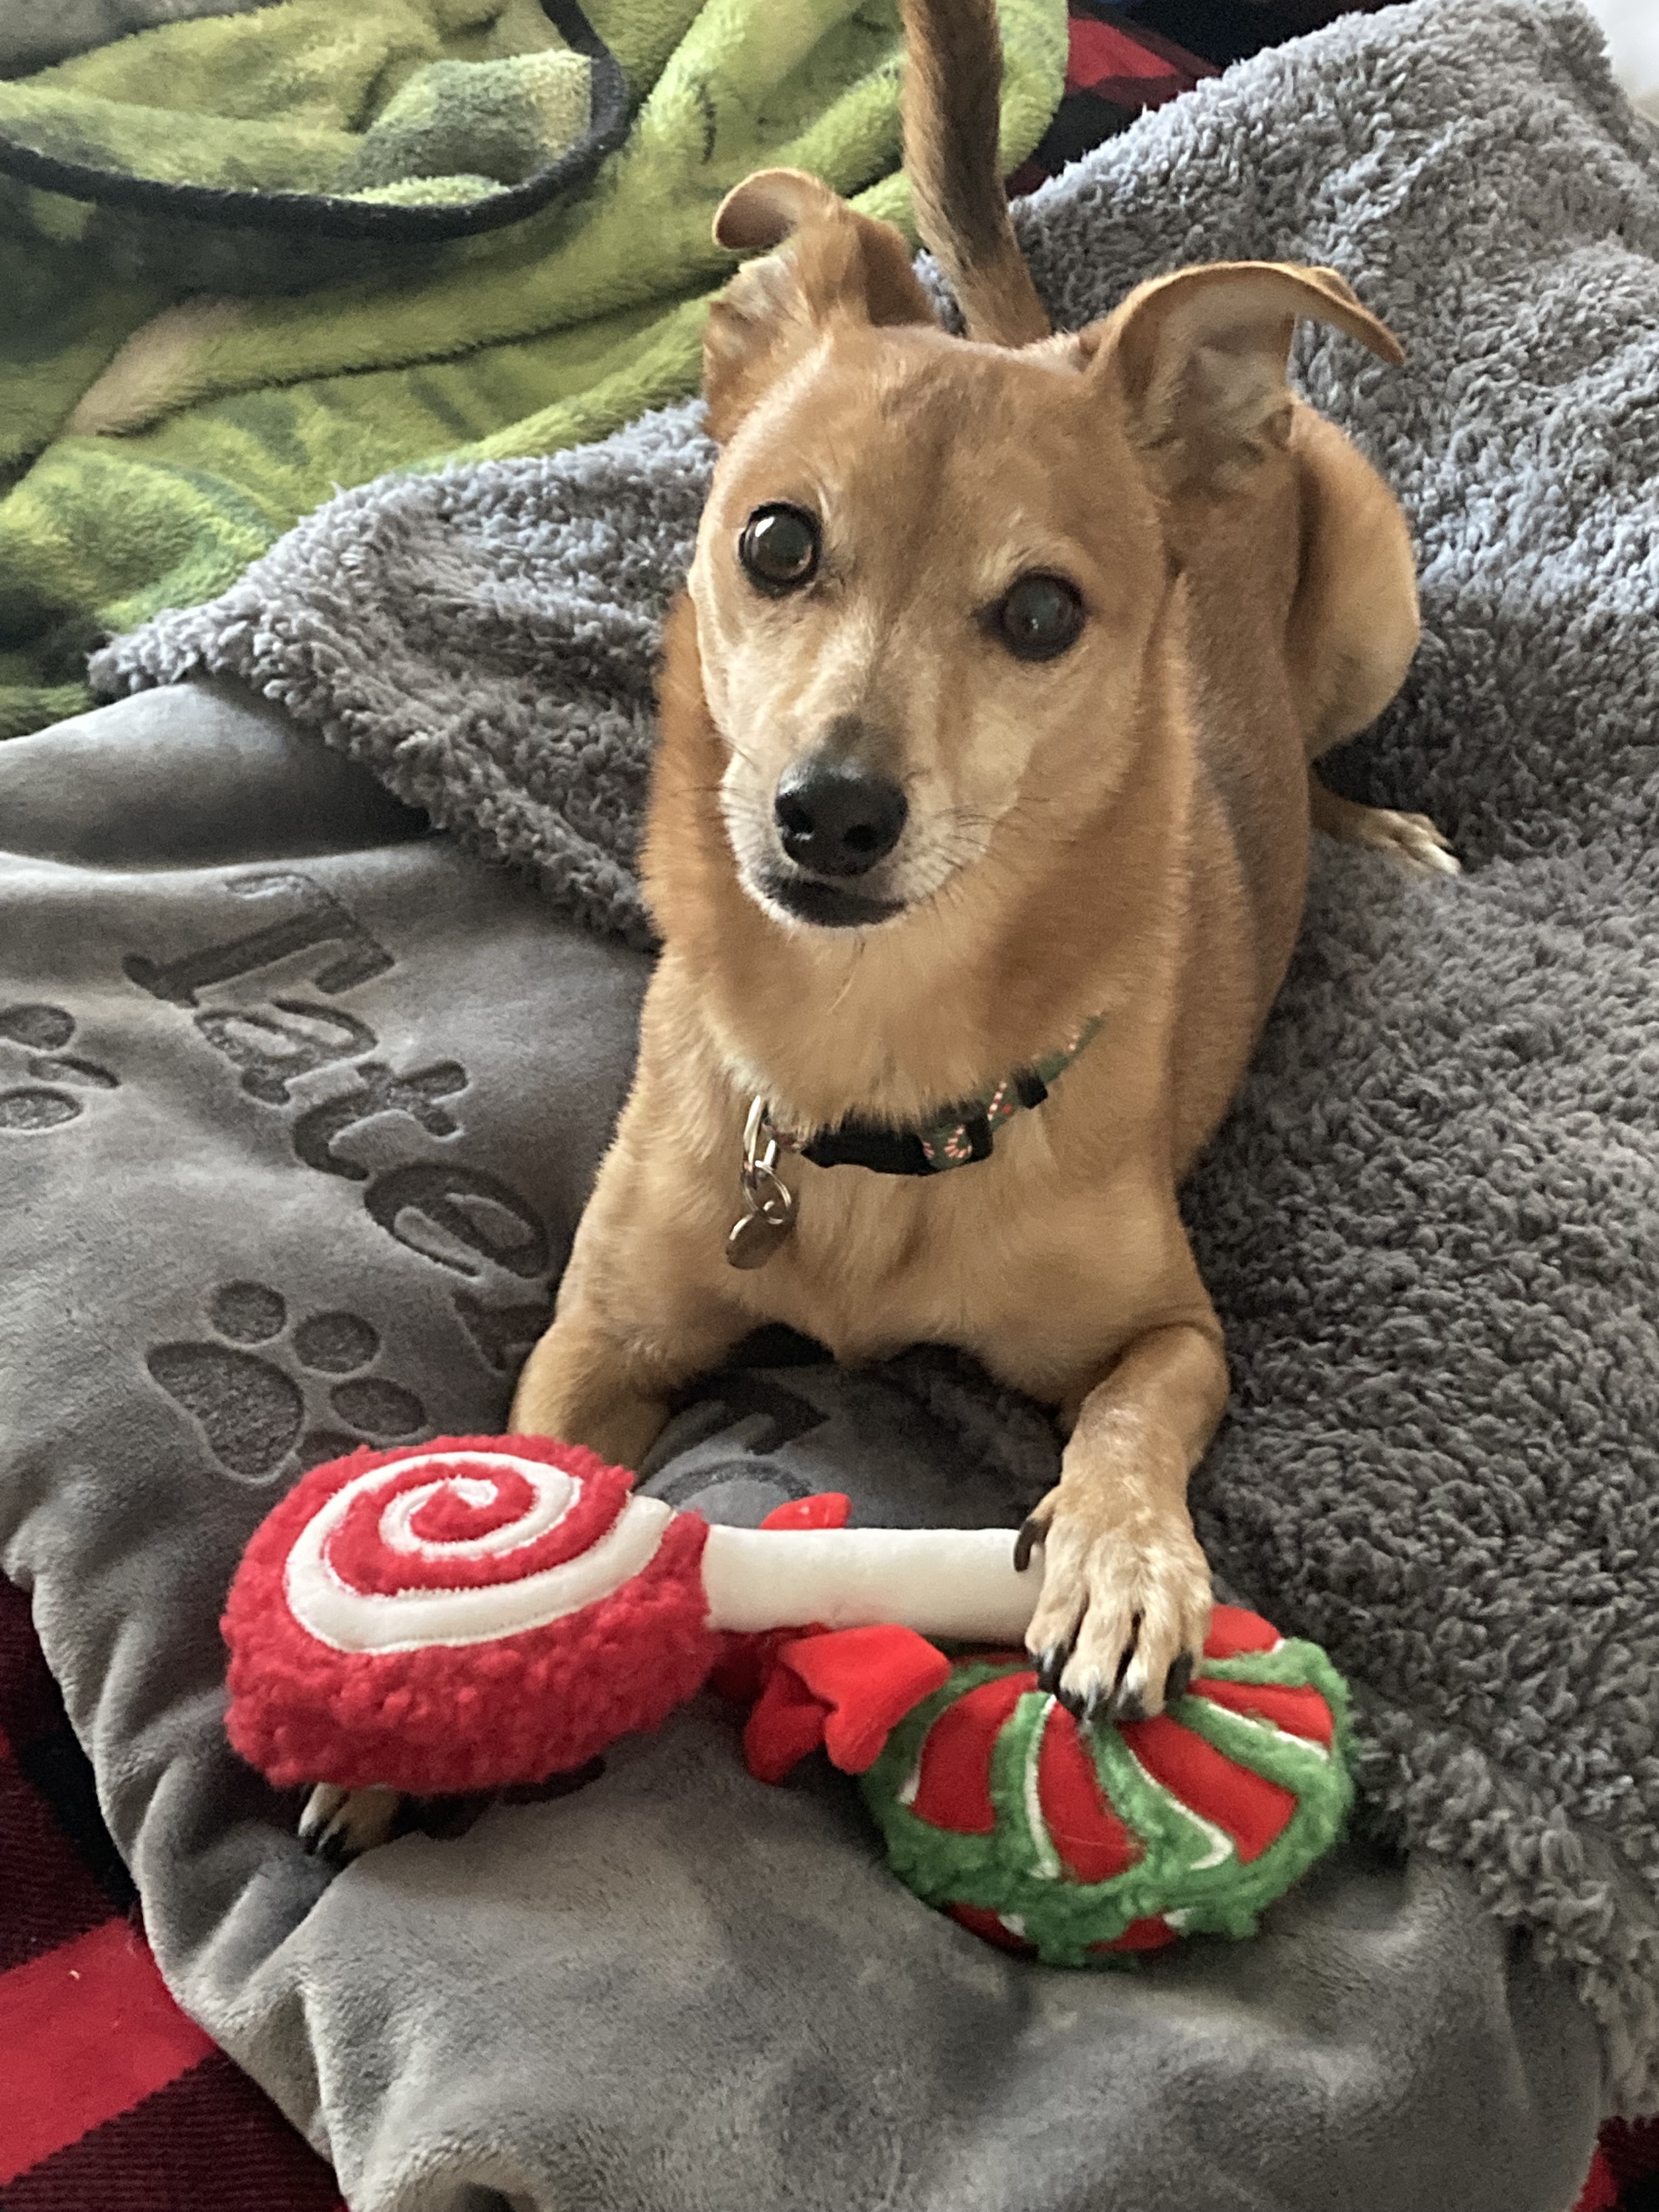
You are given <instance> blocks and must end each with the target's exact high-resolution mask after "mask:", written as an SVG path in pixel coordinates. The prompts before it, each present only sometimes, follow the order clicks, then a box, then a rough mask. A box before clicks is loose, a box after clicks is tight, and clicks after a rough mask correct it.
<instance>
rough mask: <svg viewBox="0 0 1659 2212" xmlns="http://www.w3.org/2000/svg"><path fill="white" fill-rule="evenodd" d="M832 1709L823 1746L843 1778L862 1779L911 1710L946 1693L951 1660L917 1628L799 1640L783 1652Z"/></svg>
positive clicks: (780, 1656) (864, 1630)
mask: <svg viewBox="0 0 1659 2212" xmlns="http://www.w3.org/2000/svg"><path fill="white" fill-rule="evenodd" d="M778 1660H779V1663H780V1665H781V1666H783V1667H787V1668H788V1669H789V1670H790V1672H791V1673H792V1674H795V1675H797V1676H799V1679H800V1680H801V1681H802V1682H803V1683H805V1686H806V1687H807V1688H808V1689H809V1690H810V1691H811V1693H812V1695H813V1696H814V1697H815V1698H816V1699H817V1700H818V1702H819V1704H820V1705H823V1707H824V1709H825V1715H824V1723H823V1747H824V1749H825V1751H826V1752H827V1753H829V1759H830V1761H831V1763H832V1765H836V1766H838V1767H840V1769H841V1771H842V1773H843V1774H862V1773H863V1771H864V1770H865V1768H866V1766H870V1765H873V1764H874V1762H875V1760H876V1759H877V1758H878V1756H879V1755H880V1752H881V1747H882V1746H883V1745H884V1743H885V1742H886V1741H887V1739H888V1737H889V1736H890V1735H891V1734H892V1732H893V1730H894V1729H896V1727H897V1726H898V1723H900V1722H901V1721H902V1719H903V1718H904V1716H905V1715H906V1713H908V1712H911V1711H914V1710H915V1707H916V1706H917V1705H920V1704H921V1701H922V1699H924V1698H929V1697H931V1696H932V1695H933V1692H934V1691H935V1690H942V1689H943V1688H944V1686H945V1684H946V1682H948V1681H949V1680H950V1679H951V1662H950V1661H949V1660H948V1659H947V1658H946V1657H945V1654H944V1653H943V1652H942V1651H941V1650H939V1648H938V1646H937V1645H936V1644H930V1643H929V1642H928V1641H927V1638H926V1637H925V1636H918V1635H917V1634H916V1632H915V1629H913V1628H899V1627H896V1626H889V1627H880V1628H843V1629H838V1630H836V1632H834V1633H833V1634H831V1635H828V1636H808V1637H798V1638H796V1639H795V1641H794V1642H793V1643H792V1644H784V1645H783V1646H782V1647H781V1650H780V1651H779V1653H778Z"/></svg>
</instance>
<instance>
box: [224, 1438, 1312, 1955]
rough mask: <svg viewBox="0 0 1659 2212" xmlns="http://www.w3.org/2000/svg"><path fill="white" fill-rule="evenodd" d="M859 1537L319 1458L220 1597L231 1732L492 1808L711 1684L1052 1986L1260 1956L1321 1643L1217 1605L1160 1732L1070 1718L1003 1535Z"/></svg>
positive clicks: (594, 1494)
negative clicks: (1201, 1954)
mask: <svg viewBox="0 0 1659 2212" xmlns="http://www.w3.org/2000/svg"><path fill="white" fill-rule="evenodd" d="M848 1512H849V1508H848V1501H847V1500H846V1499H845V1498H841V1497H838V1496H829V1497H823V1498H808V1499H805V1500H803V1501H801V1502H800V1503H799V1504H793V1505H789V1506H786V1507H783V1508H781V1509H780V1510H779V1511H778V1512H777V1513H775V1514H773V1515H772V1516H769V1519H768V1521H767V1522H766V1523H765V1524H764V1525H763V1527H761V1528H720V1527H710V1526H709V1524H708V1522H704V1521H703V1520H702V1518H701V1516H698V1515H696V1514H688V1513H675V1512H673V1511H671V1509H670V1508H669V1507H668V1506H666V1505H665V1504H663V1503H662V1502H661V1501H660V1500H658V1499H654V1498H640V1497H636V1496H635V1494H634V1492H633V1487H632V1478H631V1476H629V1474H626V1472H625V1471H623V1469H620V1468H607V1467H605V1466H604V1465H603V1464H602V1463H601V1462H599V1461H598V1460H596V1459H595V1458H594V1457H593V1456H592V1454H591V1453H587V1452H585V1451H581V1450H580V1449H575V1448H574V1447H571V1446H568V1445H564V1444H561V1443H555V1442H552V1441H550V1439H548V1438H546V1437H447V1438H441V1439H440V1440H439V1441H437V1442H436V1443H431V1444H427V1445H422V1446H421V1447H420V1448H418V1449H416V1450H412V1451H410V1450H405V1451H399V1452H370V1451H360V1452H354V1453H353V1454H352V1455H350V1456H349V1458H347V1459H343V1460H334V1461H330V1462H327V1463H326V1464H325V1465H324V1466H322V1467H319V1468H313V1469H312V1471H311V1472H310V1473H309V1474H307V1475H305V1476H304V1477H302V1479H301V1481H300V1482H299V1484H298V1485H296V1486H295V1489H294V1490H293V1491H292V1492H290V1493H289V1496H288V1497H287V1498H285V1499H284V1500H283V1503H282V1504H281V1505H279V1506H278V1507H277V1508H276V1510H275V1511H274V1512H273V1513H272V1514H271V1515H270V1517H269V1518H268V1519H267V1521H266V1522H264V1525H263V1526H262V1527H261V1528H259V1529H258V1531H257V1532H256V1534H255V1535H254V1538H253V1541H252V1543H251V1544H250V1546H249V1547H248V1550H247V1553H246V1557H245V1558H244V1559H243V1562H242V1565H241V1566H240V1569H239V1571H238V1573H237V1576H236V1579H235V1581H234V1583H233V1584H232V1587H231V1591H230V1595H229V1597H228V1601H227V1604H226V1611H225V1620H224V1629H225V1634H226V1638H227V1640H228V1644H229V1645H230V1650H231V1665H230V1676H229V1682H230V1708H229V1712H228V1719H227V1726H228V1731H229V1734H230V1737H231V1741H232V1742H233V1743H234V1745H235V1746H236V1747H237V1749H238V1750H239V1751H240V1752H241V1753H242V1754H243V1755H244V1757H246V1759H249V1760H250V1761H251V1762H252V1764H253V1765H255V1766H257V1767H258V1768H260V1769H261V1771H264V1773H266V1774H267V1775H269V1776H270V1778H271V1779H272V1780H274V1781H276V1782H278V1783H281V1784H295V1783H304V1782H318V1781H330V1782H335V1783H338V1784H343V1785H345V1786H347V1787H354V1788H355V1787H361V1786H362V1785H365V1784H370V1783H379V1784H386V1785H387V1786H389V1787H392V1788H394V1789H398V1790H407V1791H409V1792H410V1793H412V1794H415V1795H420V1796H431V1795H441V1794H443V1793H445V1792H447V1791H460V1790H489V1789H501V1788H507V1787H509V1786H512V1785H514V1784H523V1783H533V1782H539V1781H541V1780H544V1778H546V1777H548V1776H549V1775H550V1774H554V1773H558V1772H563V1771H569V1770H571V1769H573V1768H575V1767H579V1766H580V1765H584V1764H585V1763H586V1761H587V1760H589V1759H592V1757H593V1756H594V1755H595V1754H596V1753H599V1752H601V1751H603V1750H604V1749H605V1747H606V1746H607V1745H608V1744H610V1743H611V1742H614V1741H616V1740H617V1737H618V1736H620V1735H624V1734H626V1733H628V1732H629V1731H630V1730H633V1729H640V1728H650V1727H654V1726H655V1725H657V1724H658V1723H659V1722H660V1721H661V1720H662V1719H663V1718H665V1716H666V1714H667V1713H668V1712H669V1711H671V1709H672V1707H673V1706H674V1705H678V1704H680V1703H682V1702H684V1699H687V1698H689V1697H690V1696H692V1695H693V1694H694V1693H695V1692H696V1690H698V1689H699V1688H701V1687H702V1686H703V1684H704V1683H706V1682H708V1681H709V1680H713V1681H714V1683H715V1685H716V1686H719V1687H720V1688H722V1689H724V1690H725V1691H726V1692H727V1694H728V1695H736V1696H741V1697H743V1698H744V1699H748V1700H750V1702H751V1703H752V1711H750V1716H749V1719H748V1723H747V1726H746V1728H745V1729H744V1757H745V1759H746V1761H747V1763H748V1765H749V1767H750V1771H751V1772H753V1773H754V1774H756V1775H757V1777H759V1778H761V1779H762V1780H764V1781H768V1782H775V1781H779V1780H781V1778H783V1776H784V1775H785V1774H787V1772H788V1771H789V1770H790V1769H791V1768H792V1767H793V1765H796V1764H797V1762H798V1761H799V1759H802V1758H804V1757H805V1756H806V1755H807V1754H808V1753H811V1752H813V1751H816V1750H817V1749H819V1748H822V1749H823V1752H824V1753H826V1754H827V1755H828V1757H829V1759H830V1760H831V1761H832V1763H833V1764H835V1765H837V1766H839V1767H841V1768H842V1770H843V1771H846V1772H848V1773H852V1774H856V1775H858V1776H859V1778H860V1787H861V1789H862V1791H863V1794H864V1798H865V1802H866V1805H867V1806H868V1807H869V1808H870V1811H871V1814H872V1817H873V1818H874V1820H876V1822H877V1824H878V1826H879V1827H880V1829H881V1831H882V1832H883V1834H884V1837H885V1838H886V1844H887V1851H888V1857H889V1862H890V1864H891V1866H892V1868H893V1870H894V1872H895V1873H896V1875H898V1877H899V1879H900V1880H901V1881H903V1882H905V1883H906V1884H907V1885H908V1887H910V1888H911V1889H912V1890H914V1891H915V1893H916V1894H917V1896H919V1897H921V1898H922V1899H925V1900H926V1901H927V1903H928V1904H930V1905H937V1906H939V1907H940V1908H942V1909H943V1910H945V1911H948V1912H950V1913H951V1914H952V1915H953V1916H954V1917H956V1918H957V1920H959V1921H960V1922H962V1923H963V1925H964V1926H966V1927H968V1928H970V1929H973V1930H974V1931H975V1933H976V1934H979V1935H981V1936H986V1937H987V1938H988V1939H989V1940H991V1941H992V1942H998V1943H1001V1944H1003V1945H1005V1946H1007V1947H1009V1948H1015V1949H1020V1950H1024V1951H1028V1952H1030V1953H1033V1954H1036V1956H1037V1957H1038V1958H1040V1959H1042V1960H1045V1961H1046V1962H1048V1964H1050V1965H1055V1966H1090V1965H1102V1964H1113V1963H1122V1962H1123V1961H1124V1960H1125V1959H1126V1958H1127V1957H1128V1956H1130V1955H1132V1954H1135V1953H1138V1952H1144V1951H1147V1950H1151V1949H1153V1948H1158V1946H1160V1945H1162V1944H1164V1943H1168V1942H1172V1941H1174V1940H1175V1938H1176V1936H1181V1935H1185V1934H1188V1933H1197V1932H1207V1933H1213V1934H1218V1935H1226V1936H1245V1935H1248V1934H1249V1933H1250V1931H1251V1930H1252V1929H1254V1927H1255V1923H1256V1918H1257V1916H1258V1914H1259V1913H1260V1912H1261V1910H1262V1908H1263V1907H1264V1906H1265V1905H1268V1904H1270V1903H1271V1902H1272V1901H1273V1899H1274V1898H1276V1897H1278V1896H1279V1895H1281V1894H1282V1893H1284V1891H1285V1889H1287V1888H1288V1887H1290V1885H1291V1883H1292V1882H1293V1881H1296V1880H1297V1877H1298V1875H1301V1874H1302V1873H1303V1872H1304V1870H1305V1869H1307V1868H1308V1867H1309V1866H1310V1864H1311V1863H1312V1862H1313V1861H1314V1860H1315V1859H1316V1858H1317V1857H1319V1856H1320V1855H1321V1853H1322V1852H1323V1851H1324V1850H1327V1849H1328V1847H1329V1845H1330V1844H1332V1843H1333V1842H1334V1840H1335V1838H1336V1836H1337V1835H1338V1833H1339V1832H1340V1829H1341V1826H1342V1824H1343V1821H1344V1820H1345V1819H1346V1814H1347V1809H1348V1806H1349V1803H1350V1801H1351V1798H1352V1783H1351V1780H1350V1778H1349V1772H1348V1765H1347V1758H1346V1692H1345V1689H1344V1686H1343V1684H1342V1681H1341V1678H1340V1676H1339V1675H1338V1674H1337V1673H1336V1671H1335V1669H1334V1668H1333V1667H1332V1666H1331V1664H1330V1662H1329V1661H1328V1659H1327V1658H1326V1656H1325V1655H1324V1654H1323V1652H1322V1651H1321V1650H1319V1649H1318V1648H1317V1646H1316V1645H1314V1644H1305V1643H1298V1642H1291V1641H1286V1640H1285V1639H1283V1638H1280V1637H1279V1634H1278V1632H1277V1631H1276V1630H1274V1629H1273V1628H1272V1627H1270V1626H1268V1624H1267V1622H1266V1621H1264V1620H1260V1619H1258V1618H1257V1616H1256V1615H1255V1614H1254V1613H1245V1612H1243V1611H1241V1610H1239V1609H1238V1608H1237V1607H1230V1606H1218V1607H1216V1609H1215V1614H1214V1618H1213V1620H1212V1626H1211V1630H1210V1635H1209V1640H1208V1642H1207V1643H1206V1646H1205V1660H1204V1664H1203V1666H1202V1667H1201V1668H1200V1670H1199V1671H1198V1673H1197V1674H1195V1676H1194V1679H1193V1680H1192V1682H1191V1683H1190V1685H1189V1686H1188V1690H1187V1691H1186V1692H1185V1694H1183V1695H1182V1697H1180V1698H1178V1699H1176V1700H1175V1701H1174V1702H1173V1704H1172V1705H1170V1708H1169V1710H1168V1711H1166V1712H1164V1713H1162V1714H1159V1715H1158V1716H1157V1717H1155V1718H1153V1719H1151V1720H1143V1721H1134V1722H1127V1723H1117V1724H1097V1725H1096V1726H1094V1727H1092V1728H1088V1727H1084V1726H1082V1725H1080V1724H1079V1722H1078V1721H1077V1720H1076V1719H1074V1718H1073V1715H1072V1714H1071V1713H1070V1712H1068V1711H1066V1708H1065V1707H1064V1706H1063V1705H1060V1703H1059V1702H1058V1700H1056V1699H1054V1698H1053V1697H1050V1696H1048V1694H1047V1693H1045V1692H1043V1691H1042V1690H1041V1689H1040V1688H1039V1687H1038V1685H1037V1681H1036V1674H1035V1673H1034V1671H1033V1669H1032V1667H1031V1664H1030V1660H1029V1658H1028V1657H1027V1656H1026V1655H1025V1653H1024V1651H1023V1650H1020V1649H1019V1648H1018V1645H1019V1639H1020V1638H1021V1636H1022V1635H1023V1633H1024V1627H1025V1625H1026V1623H1027V1622H1028V1621H1029V1620H1030V1615H1031V1612H1032V1608H1033V1607H1034V1605H1035V1602H1036V1592H1037V1587H1038V1584H1039V1583H1040V1579H1041V1568H1040V1565H1036V1566H1033V1565H1028V1566H1027V1567H1025V1568H1024V1570H1019V1569H1017V1568H1016V1566H1015V1565H1014V1556H1013V1539H1012V1534H1010V1532H1009V1531H1007V1530H1006V1529H982V1528H981V1529H878V1528H848V1526H847V1525H846V1522H847V1520H848ZM961 1644H969V1645H970V1646H975V1647H977V1648H975V1649H973V1650H970V1651H969V1653H967V1654H966V1655H965V1656H964V1655H963V1653H962V1652H961V1651H960V1650H956V1649H955V1647H957V1646H959V1645H961ZM987 1645H989V1646H991V1647H992V1648H990V1649H986V1648H985V1647H986V1646H987ZM953 1652H954V1656H953Z"/></svg>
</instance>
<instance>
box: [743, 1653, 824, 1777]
mask: <svg viewBox="0 0 1659 2212" xmlns="http://www.w3.org/2000/svg"><path fill="white" fill-rule="evenodd" d="M728 1679H729V1678H728ZM823 1720H824V1713H823V1705H821V1704H820V1703H819V1701H818V1699H817V1698H815V1697H814V1696H813V1694H812V1692H811V1690H809V1689H808V1688H807V1686H806V1685H805V1682H803V1681H802V1680H801V1679H800V1676H799V1674H796V1673H795V1672H794V1671H793V1668H788V1667H779V1666H774V1667H773V1668H772V1669H771V1671H770V1673H769V1674H768V1676H767V1678H766V1683H765V1686H764V1688H763V1690H762V1691H761V1693H760V1697H759V1699H758V1700H757V1703H756V1705H755V1709H754V1711H752V1712H751V1713H750V1716H749V1718H748V1719H747V1721H745V1722H744V1730H743V1763H744V1765H745V1766H746V1767H747V1768H748V1769H749V1771H750V1773H751V1774H752V1775H753V1776H754V1778H755V1779H756V1781H757V1782H781V1781H782V1779H783V1778H784V1776H785V1775H786V1774H787V1773H788V1772H789V1771H790V1770H791V1768H792V1767H795V1766H799V1764H800V1762H801V1760H802V1759H805V1757H806V1756H807V1754H808V1753H809V1752H814V1751H816V1750H817V1748H818V1747H819V1745H820V1744H822V1742H823Z"/></svg>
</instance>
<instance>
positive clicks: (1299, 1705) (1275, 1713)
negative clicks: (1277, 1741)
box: [1192, 1674, 1336, 1751]
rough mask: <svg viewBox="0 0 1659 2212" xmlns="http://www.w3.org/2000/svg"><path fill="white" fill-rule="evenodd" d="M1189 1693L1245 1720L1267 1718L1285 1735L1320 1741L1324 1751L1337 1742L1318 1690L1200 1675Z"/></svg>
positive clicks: (1294, 1685) (1334, 1725) (1325, 1705)
mask: <svg viewBox="0 0 1659 2212" xmlns="http://www.w3.org/2000/svg"><path fill="white" fill-rule="evenodd" d="M1192 1693H1193V1695H1194V1697H1195V1698H1207V1699H1209V1701H1210V1703H1211V1704H1212V1705H1225V1707H1226V1708H1227V1711H1229V1712H1230V1713H1243V1715H1244V1717H1245V1718H1246V1719H1248V1720H1261V1721H1267V1722H1269V1723H1271V1724H1272V1725H1273V1727H1274V1728H1276V1729H1283V1730H1284V1731H1285V1735H1299V1736H1301V1737H1303V1738H1304V1739H1305V1741H1308V1742H1310V1743H1322V1744H1323V1745H1324V1747H1325V1748H1326V1750H1327V1751H1328V1750H1329V1749H1330V1747H1331V1746H1332V1745H1333V1744H1334V1742H1335V1741H1336V1723H1335V1722H1334V1719H1333V1718H1332V1717H1331V1709H1330V1707H1329V1706H1328V1705H1327V1704H1326V1703H1325V1700H1324V1699H1323V1698H1322V1697H1321V1696H1320V1694H1319V1692H1318V1691H1317V1690H1314V1689H1309V1688H1306V1687H1304V1686H1299V1685H1297V1684H1295V1683H1290V1682H1225V1681H1223V1680H1220V1678H1219V1677H1218V1676H1216V1675H1212V1674H1200V1675H1199V1676H1197V1677H1196V1679H1195V1680H1194V1682H1193V1685H1192Z"/></svg>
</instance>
